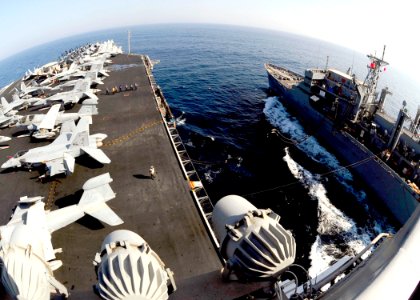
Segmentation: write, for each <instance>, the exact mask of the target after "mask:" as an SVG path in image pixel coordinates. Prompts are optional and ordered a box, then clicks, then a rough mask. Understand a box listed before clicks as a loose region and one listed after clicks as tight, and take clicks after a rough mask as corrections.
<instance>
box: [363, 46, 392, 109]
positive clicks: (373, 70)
mask: <svg viewBox="0 0 420 300" xmlns="http://www.w3.org/2000/svg"><path fill="white" fill-rule="evenodd" d="M385 49H386V46H384V50H383V52H382V57H381V58H378V57H376V56H375V55H371V54H369V55H368V56H367V57H368V58H369V60H370V64H369V65H368V66H367V67H368V73H367V75H366V78H365V81H364V82H363V85H364V86H365V87H366V94H365V95H364V97H363V100H362V107H363V108H365V109H366V105H367V104H369V103H373V101H374V100H375V98H376V88H377V85H378V80H379V74H380V73H381V72H382V70H384V67H385V66H387V65H388V63H387V62H386V61H384V56H385Z"/></svg>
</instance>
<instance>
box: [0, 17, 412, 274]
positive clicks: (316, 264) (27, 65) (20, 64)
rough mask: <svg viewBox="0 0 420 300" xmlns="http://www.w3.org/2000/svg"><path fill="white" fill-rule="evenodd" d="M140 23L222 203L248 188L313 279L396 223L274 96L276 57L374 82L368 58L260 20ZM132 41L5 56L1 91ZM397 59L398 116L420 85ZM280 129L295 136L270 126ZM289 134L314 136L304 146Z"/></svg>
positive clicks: (297, 67) (93, 37)
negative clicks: (69, 60)
mask: <svg viewBox="0 0 420 300" xmlns="http://www.w3.org/2000/svg"><path fill="white" fill-rule="evenodd" d="M130 30H131V35H132V40H131V51H132V52H134V53H142V54H147V55H149V56H150V57H151V58H152V59H153V60H160V63H159V64H157V65H156V66H155V68H154V71H153V73H154V75H155V78H156V81H157V83H158V84H159V85H160V86H161V87H162V89H163V92H164V94H165V96H166V98H167V100H168V102H169V104H170V106H171V108H172V111H173V113H174V114H175V117H177V123H178V129H179V132H180V134H181V137H182V139H183V141H184V143H185V144H186V146H187V149H188V152H189V155H190V157H191V158H192V159H193V160H194V162H195V166H196V168H197V170H198V171H199V174H200V177H201V178H202V181H203V183H204V186H205V188H206V190H207V191H208V193H209V195H210V197H211V199H212V201H213V202H217V200H218V199H220V198H221V197H223V196H225V195H228V194H237V195H242V196H243V197H245V198H247V199H248V200H250V201H251V202H252V203H253V204H254V205H255V206H257V207H259V208H267V207H270V208H271V209H273V210H274V211H275V212H276V213H278V214H279V215H280V216H281V220H280V222H281V224H282V225H283V226H284V227H285V228H287V229H289V230H291V231H292V232H293V234H294V236H295V239H296V242H297V263H299V264H301V265H303V266H304V267H305V268H307V269H309V270H310V273H311V274H312V275H314V274H316V273H317V272H319V271H321V270H323V269H325V268H326V267H327V266H328V265H329V264H330V263H332V262H334V261H335V260H337V259H339V258H340V257H341V256H342V255H344V254H350V255H351V254H355V253H356V252H358V251H360V250H361V249H363V247H364V246H365V245H366V244H367V243H368V242H369V241H370V240H371V239H373V238H374V237H375V236H376V235H377V234H378V233H379V232H383V231H395V230H396V229H397V228H396V227H395V225H394V224H393V222H392V220H391V219H390V218H389V217H388V216H387V212H386V211H383V210H381V207H380V205H378V203H377V202H376V199H375V197H374V195H369V194H368V193H367V192H366V187H365V186H364V185H363V183H361V182H359V181H358V180H357V178H354V176H353V175H352V174H351V171H348V170H346V169H342V170H340V171H339V172H335V173H332V174H330V175H322V174H325V173H328V172H329V171H331V170H335V169H339V168H341V167H342V164H341V162H340V161H339V160H338V159H337V158H336V157H335V156H334V154H333V153H330V152H328V151H327V150H326V149H325V148H324V147H323V146H322V145H321V144H320V143H319V142H318V141H316V139H315V138H313V137H308V135H307V134H306V133H305V129H304V128H303V127H302V126H301V125H300V124H299V122H298V121H297V119H296V118H295V117H294V116H293V115H291V114H289V113H288V112H287V110H286V109H285V108H284V107H283V106H282V105H281V104H280V102H279V101H277V99H276V97H273V96H272V95H269V94H268V81H267V76H266V73H265V70H264V63H265V62H272V63H275V64H279V65H282V66H285V67H288V68H290V69H292V70H294V71H296V72H298V73H302V72H303V71H304V69H306V68H309V67H323V66H325V63H326V57H327V56H329V66H334V67H336V68H338V69H341V70H347V69H348V68H349V67H353V69H354V70H355V72H356V74H358V76H359V78H362V79H363V78H364V76H365V75H366V64H367V58H366V57H365V56H364V55H363V54H360V53H357V52H354V51H352V50H349V49H345V48H342V47H339V46H337V45H333V44H329V43H326V42H322V41H319V40H314V39H310V38H307V37H302V36H296V35H292V34H288V33H284V32H276V31H269V30H262V29H254V28H243V27H233V26H217V25H153V26H139V27H135V28H130ZM126 37H127V30H126V29H114V30H108V31H102V32H93V33H89V34H84V35H80V36H75V37H70V38H66V39H63V40H60V41H55V42H52V43H49V44H46V45H42V46H39V47H36V48H34V49H31V50H30V51H25V52H22V53H19V54H16V55H15V56H13V57H10V58H8V59H5V60H3V61H0V87H1V86H4V85H6V84H8V83H10V82H12V81H14V80H16V79H18V78H20V77H21V76H22V75H23V74H24V73H25V71H26V70H27V69H33V68H34V67H37V66H40V65H42V64H44V63H47V62H50V61H53V60H56V59H57V57H58V56H59V55H60V54H61V53H62V52H64V51H65V50H68V49H70V48H74V47H77V46H79V45H82V44H85V43H87V42H95V41H102V40H106V39H114V41H116V42H117V43H118V44H120V45H122V46H123V48H124V49H125V50H127V40H126ZM372 50H375V49H372ZM379 50H381V49H379ZM378 52H379V51H378ZM390 63H391V66H390V67H388V70H387V72H385V73H383V76H382V78H381V84H380V85H381V86H385V85H388V86H389V87H390V88H391V90H392V92H393V95H392V96H391V97H389V98H388V102H387V104H386V107H385V108H386V111H387V112H389V113H390V114H392V115H396V113H397V112H398V109H399V108H400V106H401V103H402V100H407V102H408V109H409V110H410V111H412V114H415V112H416V110H417V105H418V103H419V102H418V100H416V98H415V97H416V96H417V95H418V94H419V90H418V88H417V87H416V85H415V84H414V83H413V81H411V80H409V79H408V78H406V77H405V76H404V74H401V73H400V72H399V71H398V70H397V69H394V68H392V62H390ZM273 128H277V129H279V130H280V131H281V132H282V133H283V134H284V135H285V136H287V138H286V139H285V138H283V139H280V138H279V137H278V136H275V135H273V134H271V133H270V132H271V130H272V129H273ZM290 139H292V140H297V141H303V142H302V143H300V144H299V145H298V146H295V145H293V143H291V141H290Z"/></svg>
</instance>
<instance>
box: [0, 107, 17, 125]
mask: <svg viewBox="0 0 420 300" xmlns="http://www.w3.org/2000/svg"><path fill="white" fill-rule="evenodd" d="M14 123H15V117H14V116H6V115H4V114H3V113H2V111H1V110H0V128H4V127H8V126H11V125H13V124H14Z"/></svg>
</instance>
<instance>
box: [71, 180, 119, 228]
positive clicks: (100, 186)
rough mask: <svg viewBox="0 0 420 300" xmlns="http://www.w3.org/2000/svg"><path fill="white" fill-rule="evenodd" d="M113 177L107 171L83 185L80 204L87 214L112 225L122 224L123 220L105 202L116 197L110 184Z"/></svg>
mask: <svg viewBox="0 0 420 300" xmlns="http://www.w3.org/2000/svg"><path fill="white" fill-rule="evenodd" d="M111 182H112V178H111V176H110V175H109V173H105V174H102V175H99V176H96V177H94V178H91V179H89V180H88V181H86V182H85V184H84V185H83V190H84V192H83V195H82V198H81V199H80V202H79V204H78V206H80V207H81V208H82V209H83V211H84V212H85V213H86V214H89V215H91V216H92V217H94V218H96V219H98V220H100V221H102V222H105V223H107V224H108V225H111V226H116V225H120V224H122V223H123V220H121V218H120V217H119V216H118V215H117V214H116V213H115V212H114V211H113V210H112V209H111V208H110V207H109V206H108V205H107V204H106V203H105V202H107V201H109V200H111V199H113V198H115V193H114V191H113V190H112V188H111V186H110V185H109V184H110V183H111Z"/></svg>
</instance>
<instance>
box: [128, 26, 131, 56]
mask: <svg viewBox="0 0 420 300" xmlns="http://www.w3.org/2000/svg"><path fill="white" fill-rule="evenodd" d="M128 54H131V31H130V30H129V31H128Z"/></svg>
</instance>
